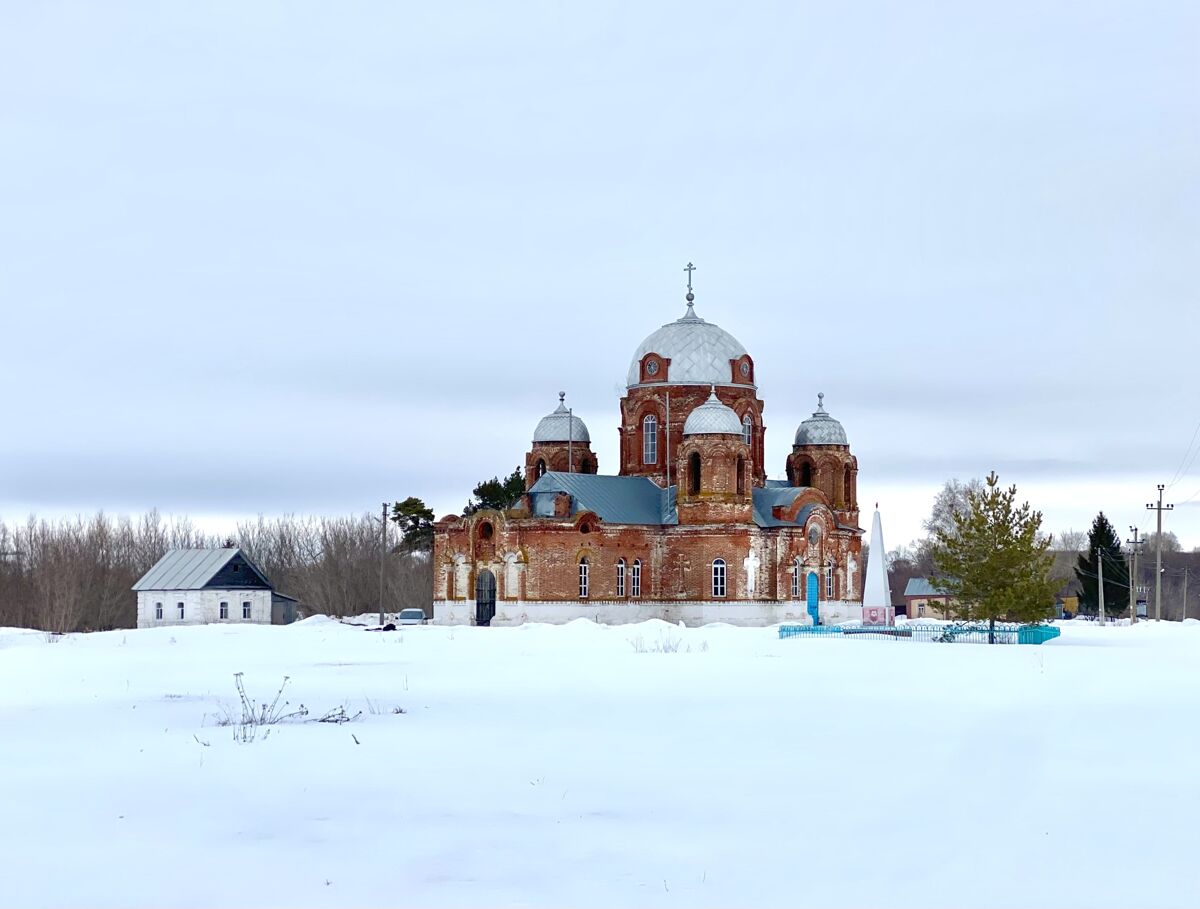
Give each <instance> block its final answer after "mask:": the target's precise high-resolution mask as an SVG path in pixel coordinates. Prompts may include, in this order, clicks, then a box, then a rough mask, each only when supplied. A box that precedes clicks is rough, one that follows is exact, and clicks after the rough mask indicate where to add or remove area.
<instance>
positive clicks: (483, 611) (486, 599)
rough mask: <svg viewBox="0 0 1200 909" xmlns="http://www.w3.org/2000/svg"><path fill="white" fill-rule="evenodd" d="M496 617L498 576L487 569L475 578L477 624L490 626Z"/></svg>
mask: <svg viewBox="0 0 1200 909" xmlns="http://www.w3.org/2000/svg"><path fill="white" fill-rule="evenodd" d="M495 616H496V576H495V575H494V574H492V573H491V572H490V571H488V570H487V569H486V568H485V569H483V571H481V572H479V574H478V575H477V576H476V578H475V624H476V625H490V624H492V619H493V618H495Z"/></svg>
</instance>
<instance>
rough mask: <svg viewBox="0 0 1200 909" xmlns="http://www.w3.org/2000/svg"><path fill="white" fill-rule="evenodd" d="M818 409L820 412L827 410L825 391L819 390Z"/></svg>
mask: <svg viewBox="0 0 1200 909" xmlns="http://www.w3.org/2000/svg"><path fill="white" fill-rule="evenodd" d="M817 411H818V412H820V413H824V412H825V392H823V391H818V392H817Z"/></svg>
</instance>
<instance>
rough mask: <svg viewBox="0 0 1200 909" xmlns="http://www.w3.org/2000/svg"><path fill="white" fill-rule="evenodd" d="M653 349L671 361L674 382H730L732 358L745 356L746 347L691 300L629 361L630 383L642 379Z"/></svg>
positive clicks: (703, 383)
mask: <svg viewBox="0 0 1200 909" xmlns="http://www.w3.org/2000/svg"><path fill="white" fill-rule="evenodd" d="M652 352H653V353H657V354H661V355H662V356H663V357H664V358H666V359H669V360H670V361H671V365H670V366H669V367H668V372H669V374H670V375H669V378H668V380H667V381H668V382H669V383H670V384H672V385H714V384H715V385H729V384H732V381H733V376H732V374H731V372H730V367H729V361H730V360H736V359H737V358H738V357H744V356H745V355H746V348H744V347H742V345H741V344H740V343H739V342H738V339H737V338H735V337H734V336H733V335H731V334H730V333H729V332H727V331H725V330H724V329H721V328H718V327H717V326H716V325H714V324H713V323H712V322H705V321H704V320H703V319H701V318H700V317H699V316H698V315H696V313H695V311H694V310H693V309H692V304H691V303H690V302H689V303H688V308H687V312H686V313H684V315H683V316H682V317H681V318H679V319H676V320H675V321H674V322H668V323H667V324H666V325H664V326H663V327H662V328H660V329H659V330H658V331H656V332H654V334H652V335H650V337H648V338H646V340H645V341H643V342H642V343H641V344H640V345H638V349H637V351H635V352H634V355H633V360H631V361H630V363H629V375H628V377H627V378H628V381H627V382H626V384H627V385H637V384H638V383H639V382H640V381H641V377H642V357H644V356H646V354H648V353H652ZM751 387H753V386H751Z"/></svg>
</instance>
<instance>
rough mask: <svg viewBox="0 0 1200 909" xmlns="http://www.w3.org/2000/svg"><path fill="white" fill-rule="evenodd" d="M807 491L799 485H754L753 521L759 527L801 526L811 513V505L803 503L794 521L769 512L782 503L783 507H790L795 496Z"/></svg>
mask: <svg viewBox="0 0 1200 909" xmlns="http://www.w3.org/2000/svg"><path fill="white" fill-rule="evenodd" d="M768 484H770V481H768ZM807 491H808V489H807V488H806V487H801V486H774V485H767V486H765V487H761V488H758V487H756V488H755V490H754V523H755V524H757V525H758V526H759V527H802V526H803V525H804V522H805V521H807V520H808V516H809V515H810V514H812V510H813V506H812V505H805V506H804V507H803V508H801V509H800V511H799V513H798V514H797V515H796V520H794V521H783V520H780V519H779V518H776V517H773V516H772V515H771V512H772V510H773V509H774V508H775V506H776V505H782V506H783V507H784V508H788V507H790V506H791V505H792V503H793V502H795V501H796V496H798V495H800V493H802V492H807Z"/></svg>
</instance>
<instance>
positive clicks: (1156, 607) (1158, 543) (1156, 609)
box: [1146, 483, 1175, 622]
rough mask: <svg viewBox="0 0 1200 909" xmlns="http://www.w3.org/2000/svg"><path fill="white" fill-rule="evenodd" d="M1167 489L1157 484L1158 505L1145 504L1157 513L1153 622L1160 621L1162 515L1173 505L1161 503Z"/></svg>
mask: <svg viewBox="0 0 1200 909" xmlns="http://www.w3.org/2000/svg"><path fill="white" fill-rule="evenodd" d="M1166 488H1167V487H1166V486H1164V485H1163V484H1162V483H1159V484H1158V504H1157V505H1155V504H1154V503H1153V502H1147V503H1146V507H1147V508H1148V509H1150V510H1151V511H1157V512H1158V534H1157V535H1156V536H1155V538H1154V621H1156V622H1161V621H1162V513H1163V511H1170V510H1171V509H1173V508H1174V507H1175V506H1174V505H1164V504H1163V501H1162V494H1163V490H1164V489H1166Z"/></svg>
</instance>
